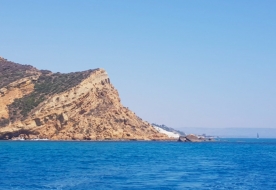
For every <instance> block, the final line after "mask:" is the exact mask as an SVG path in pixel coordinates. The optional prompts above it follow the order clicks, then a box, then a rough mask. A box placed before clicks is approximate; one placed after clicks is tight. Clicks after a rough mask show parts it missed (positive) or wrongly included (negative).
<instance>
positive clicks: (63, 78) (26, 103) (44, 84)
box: [9, 70, 93, 121]
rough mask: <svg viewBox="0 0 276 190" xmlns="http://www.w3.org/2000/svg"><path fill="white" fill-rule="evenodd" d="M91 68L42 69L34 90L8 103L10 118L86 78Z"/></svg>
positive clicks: (25, 111) (24, 113) (20, 116)
mask: <svg viewBox="0 0 276 190" xmlns="http://www.w3.org/2000/svg"><path fill="white" fill-rule="evenodd" d="M92 71H93V70H88V71H84V72H74V73H67V74H61V73H54V74H51V73H50V72H47V71H42V75H40V77H39V78H38V80H37V81H36V82H35V87H34V91H33V92H32V93H30V94H29V95H26V96H24V97H23V98H20V99H16V100H15V101H14V102H13V103H12V104H11V105H9V114H10V120H12V121H13V120H15V119H16V118H17V119H18V118H22V117H26V116H27V115H28V113H29V112H30V111H31V110H32V109H34V108H35V107H37V106H38V105H39V104H40V103H41V102H43V101H44V100H45V99H47V98H48V97H49V96H51V95H53V94H58V93H61V92H64V91H66V90H68V89H70V88H72V87H74V86H76V85H78V84H79V83H80V82H81V81H82V80H84V79H85V78H87V77H88V76H89V74H90V73H91V72H92Z"/></svg>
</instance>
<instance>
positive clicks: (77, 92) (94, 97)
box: [0, 61, 168, 140]
mask: <svg viewBox="0 0 276 190" xmlns="http://www.w3.org/2000/svg"><path fill="white" fill-rule="evenodd" d="M0 64H1V61H0ZM0 66H1V65H0ZM81 74H82V73H76V74H75V75H76V76H73V78H72V80H73V79H74V80H76V77H77V76H81V77H83V76H85V77H84V78H83V79H82V80H80V82H79V83H78V84H76V85H75V86H70V85H69V84H68V83H64V84H62V85H64V86H65V87H66V85H67V86H68V85H69V87H67V88H65V87H64V86H63V87H61V88H63V89H65V90H63V91H61V92H58V90H59V87H57V88H53V89H54V90H56V91H57V92H58V93H53V92H55V91H51V94H49V95H43V94H42V95H43V98H44V99H41V98H40V99H39V100H43V101H41V102H40V103H39V104H38V105H36V104H34V105H35V107H34V108H33V109H31V110H30V111H29V112H27V115H20V111H16V110H15V111H16V112H15V115H14V116H12V115H11V111H9V110H8V109H9V105H10V104H11V103H13V101H14V99H16V98H19V100H21V98H22V97H23V96H25V97H26V96H28V95H29V94H31V93H33V92H34V91H36V90H37V89H35V88H34V86H35V85H36V83H37V81H41V80H39V79H37V78H38V77H39V76H41V77H44V78H45V77H46V78H47V77H48V78H49V77H51V76H53V78H52V79H51V80H50V79H49V81H54V79H55V78H57V77H60V78H61V79H62V80H65V79H68V77H70V76H71V75H74V73H73V74H71V75H70V76H69V75H64V77H63V75H62V74H53V73H51V72H46V74H45V72H39V71H36V72H34V74H33V75H34V76H35V77H34V79H35V80H30V81H29V82H27V83H26V84H25V85H23V84H22V85H12V86H13V88H12V89H9V88H5V89H4V88H0V92H1V94H2V95H1V96H0V114H1V115H0V119H1V116H2V117H3V118H4V119H5V118H6V119H7V118H12V119H10V122H9V124H8V125H7V124H5V126H0V139H4V138H5V137H6V136H7V134H9V133H10V132H11V131H17V130H18V131H19V130H22V129H24V131H26V132H28V131H32V132H34V133H35V134H37V135H39V136H40V137H43V138H48V139H53V140H110V139H112V140H121V139H127V140H142V139H143V140H153V139H155V140H165V139H166V140H167V139H168V136H167V135H165V134H161V133H159V132H158V131H156V130H155V129H154V128H153V127H152V126H151V125H150V124H149V123H147V122H145V121H143V120H141V119H140V118H139V117H137V116H136V115H135V113H133V112H132V111H130V110H129V109H128V108H126V107H124V106H123V105H122V104H121V102H120V98H119V94H118V92H117V90H116V89H115V88H114V87H113V85H112V84H111V83H110V80H109V77H108V75H107V73H106V71H104V70H103V69H96V70H90V71H85V72H83V74H82V75H81ZM66 77H67V78H66ZM27 81H28V80H27ZM18 84H19V83H18ZM59 84H60V83H59ZM50 85H52V86H54V85H55V84H52V83H51V84H50ZM42 90H43V89H42ZM3 94H4V95H3ZM42 95H41V96H42ZM25 99H27V98H25ZM25 99H24V101H25ZM7 100H9V101H7ZM16 108H17V107H13V109H16ZM3 121H4V120H3ZM3 123H4V122H3ZM6 123H7V122H6ZM0 124H1V122H0ZM19 126H20V127H19ZM24 138H25V137H24ZM30 138H33V137H30Z"/></svg>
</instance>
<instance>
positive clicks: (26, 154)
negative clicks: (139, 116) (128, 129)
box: [0, 139, 276, 190]
mask: <svg viewBox="0 0 276 190" xmlns="http://www.w3.org/2000/svg"><path fill="white" fill-rule="evenodd" d="M0 151H1V152H0V189H1V190H2V189H5V190H7V189H8V190H9V189H19V190H36V189H37V190H42V189H43V190H44V189H45V190H50V189H53V190H54V189H58V190H63V189H64V190H82V189H85V190H86V189H88V190H89V189H92V190H94V189H131V190H132V189H133V190H135V189H161V190H162V189H181V190H182V189H212V190H213V189H214V190H217V189H235V190H236V189H242V190H246V189H248V190H254V189H260V190H269V189H273V190H275V189H276V139H220V140H218V141H216V142H202V143H181V142H157V141H152V142H139V141H128V142H112V141H111V142H88V141H87V142H86V141H68V142H65V141H60V142H58V141H0Z"/></svg>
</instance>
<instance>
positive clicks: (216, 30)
mask: <svg viewBox="0 0 276 190" xmlns="http://www.w3.org/2000/svg"><path fill="white" fill-rule="evenodd" d="M0 9H1V11H0V56H2V57H5V58H7V59H9V60H12V61H15V62H18V63H21V64H31V65H34V66H35V67H37V68H39V69H49V70H52V71H55V72H58V71H59V72H73V71H81V70H87V69H93V68H104V69H106V70H107V72H108V73H109V75H110V78H111V82H112V83H113V84H114V86H115V87H116V88H117V89H118V91H119V93H120V97H121V99H122V102H123V104H124V105H125V106H126V107H129V108H130V109H131V110H133V111H134V112H135V113H136V114H137V115H139V116H140V117H142V118H143V119H144V120H147V121H149V122H154V123H159V124H166V125H168V126H170V127H175V128H178V129H185V127H197V128H232V127H233V128H238V127H245V128H276V100H275V97H276V87H275V84H276V35H275V34H276V11H275V10H276V1H274V0H271V1H267V0H262V1H259V0H258V1H255V0H232V1H221V0H217V1H214V0H209V1H203V0H201V1H199V0H187V1H183V0H166V1H164V0H136V1H135V0H132V1H129V0H117V1H113V0H112V1H108V0H104V1H92V0H90V1H84V0H80V1H75V0H74V1H73V0H66V1H61V0H59V1H57V0H41V1H37V0H24V1H15V0H0Z"/></svg>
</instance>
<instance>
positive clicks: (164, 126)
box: [152, 123, 186, 135]
mask: <svg viewBox="0 0 276 190" xmlns="http://www.w3.org/2000/svg"><path fill="white" fill-rule="evenodd" d="M152 126H156V127H159V128H161V129H164V130H166V131H169V132H173V133H178V134H179V135H186V134H185V133H184V132H183V131H179V130H176V129H174V128H171V127H167V126H166V125H164V124H162V125H158V124H156V123H152Z"/></svg>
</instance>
